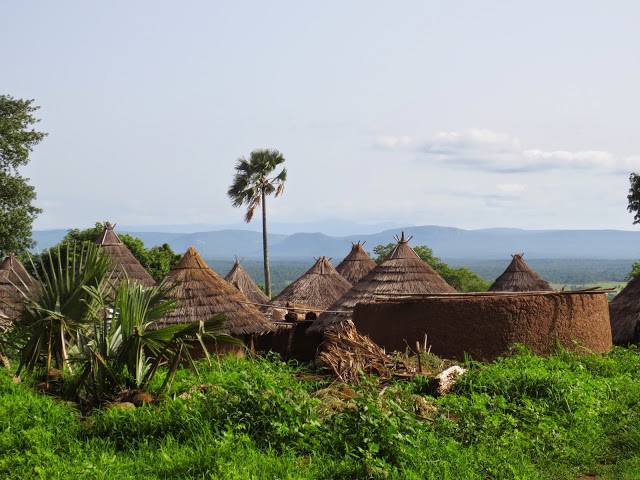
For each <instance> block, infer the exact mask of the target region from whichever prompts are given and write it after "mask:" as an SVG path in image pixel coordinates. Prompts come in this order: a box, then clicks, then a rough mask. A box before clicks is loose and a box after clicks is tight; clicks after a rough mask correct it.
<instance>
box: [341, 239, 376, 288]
mask: <svg viewBox="0 0 640 480" xmlns="http://www.w3.org/2000/svg"><path fill="white" fill-rule="evenodd" d="M363 247H364V243H360V242H356V243H354V244H353V246H352V247H351V251H350V252H349V255H347V256H346V257H344V260H342V261H341V262H340V264H339V265H338V266H337V267H336V270H337V271H338V273H339V274H340V275H342V276H343V277H344V278H346V279H347V281H348V282H349V283H351V284H352V285H355V284H356V283H358V282H359V281H360V280H362V279H363V278H364V277H365V276H366V275H367V273H369V272H370V271H371V270H373V269H374V268H375V266H376V262H374V261H373V260H371V257H370V256H369V254H367V252H365V251H364V248H363Z"/></svg>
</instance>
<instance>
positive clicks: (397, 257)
mask: <svg viewBox="0 0 640 480" xmlns="http://www.w3.org/2000/svg"><path fill="white" fill-rule="evenodd" d="M396 239H397V241H398V244H397V245H396V248H395V249H394V250H393V252H391V255H390V256H389V258H388V259H387V260H385V261H384V262H382V263H381V264H380V265H377V266H376V267H375V268H374V269H373V270H371V271H370V272H369V273H368V274H367V275H366V276H365V277H364V278H363V279H362V280H360V281H359V282H358V283H357V284H356V285H354V286H353V288H352V289H351V290H349V291H348V292H347V293H346V294H345V295H344V296H343V297H342V298H340V299H338V301H336V302H335V303H333V304H332V305H331V306H330V307H329V308H328V309H327V310H328V311H327V312H325V313H323V314H321V315H320V317H319V318H318V320H316V321H315V322H314V324H313V325H312V326H311V327H310V328H309V331H310V332H314V331H315V332H322V331H325V330H327V329H328V328H330V327H333V326H339V325H340V324H342V322H344V321H345V320H349V319H350V318H351V313H352V311H353V309H354V308H355V306H356V304H358V303H362V302H371V301H375V300H376V299H381V298H392V297H395V296H398V295H402V294H422V293H455V289H454V288H453V287H452V286H451V285H449V284H448V283H447V282H446V281H445V280H444V279H443V278H442V277H441V276H440V275H438V273H437V272H436V271H435V270H434V269H433V268H431V267H430V266H429V264H427V263H426V262H425V261H423V260H422V259H421V258H420V257H419V256H418V255H417V254H416V252H414V251H413V249H412V248H411V247H410V246H409V240H410V239H406V238H405V236H404V232H403V233H402V235H401V237H400V238H398V237H396ZM337 312H340V313H337Z"/></svg>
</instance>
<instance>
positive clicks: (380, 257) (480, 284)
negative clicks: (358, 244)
mask: <svg viewBox="0 0 640 480" xmlns="http://www.w3.org/2000/svg"><path fill="white" fill-rule="evenodd" d="M395 247H396V244H395V243H388V244H386V245H377V246H375V247H374V248H373V253H374V254H375V261H376V263H382V262H383V261H384V260H386V259H387V258H389V255H391V252H392V251H393V249H394V248H395ZM413 251H414V252H416V254H417V255H418V256H419V257H420V258H421V259H422V260H423V261H424V262H426V263H428V264H429V265H430V266H431V268H433V269H434V270H435V271H436V272H438V273H439V274H440V276H441V277H442V278H444V279H445V281H446V282H447V283H448V284H449V285H451V286H452V287H453V288H455V289H456V290H458V291H459V292H484V291H486V290H488V289H489V286H490V284H489V282H487V281H486V280H485V279H483V278H482V277H480V276H479V275H478V274H476V273H474V272H472V271H471V270H469V269H468V268H466V267H458V268H455V267H450V266H449V265H447V264H446V263H445V262H443V261H442V260H440V259H439V258H438V257H436V256H435V255H434V254H433V250H431V249H430V248H429V247H427V246H426V245H418V246H416V247H414V248H413Z"/></svg>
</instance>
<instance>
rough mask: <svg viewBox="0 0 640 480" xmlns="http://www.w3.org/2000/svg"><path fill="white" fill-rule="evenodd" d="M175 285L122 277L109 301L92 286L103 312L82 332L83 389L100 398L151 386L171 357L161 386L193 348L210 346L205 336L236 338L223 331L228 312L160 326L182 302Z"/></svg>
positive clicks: (230, 339) (225, 338) (187, 358)
mask: <svg viewBox="0 0 640 480" xmlns="http://www.w3.org/2000/svg"><path fill="white" fill-rule="evenodd" d="M172 288H173V286H170V285H168V284H166V283H161V284H160V285H158V286H156V287H144V286H142V285H140V284H139V283H137V282H133V281H131V280H124V281H122V282H121V283H120V285H119V287H118V289H117V291H116V294H115V299H114V301H113V303H111V304H105V303H104V297H103V296H102V295H101V292H100V291H99V290H98V289H95V288H92V289H89V290H90V292H91V294H92V295H93V297H94V300H95V302H96V304H100V305H101V308H100V309H99V310H100V312H101V316H99V318H96V321H95V322H94V323H93V325H92V328H91V329H90V330H88V331H86V332H85V334H83V335H81V336H80V341H79V346H80V349H79V355H78V356H79V359H80V361H81V362H82V364H83V367H82V372H81V374H80V376H79V379H78V390H84V391H85V392H87V393H88V394H89V395H91V396H92V397H93V398H94V400H95V401H98V402H100V401H102V400H103V399H104V398H105V397H107V396H109V395H112V394H114V393H117V392H118V391H120V390H123V389H141V390H146V389H147V388H148V386H149V383H150V382H151V381H152V380H153V377H154V376H155V374H156V373H157V371H158V367H159V366H160V365H161V363H163V362H166V363H167V365H168V366H169V372H168V374H167V376H166V377H165V382H164V385H163V386H162V388H161V390H164V388H165V387H166V386H168V384H169V383H170V382H171V380H172V379H173V375H174V374H175V371H176V369H177V367H178V366H179V364H180V363H181V362H182V361H183V360H187V361H189V362H190V363H191V364H193V362H192V358H191V354H190V349H191V348H193V346H194V345H196V344H199V345H200V346H201V347H202V348H203V349H204V351H205V354H206V347H205V346H204V341H203V337H211V338H214V339H215V340H216V341H222V342H225V341H226V342H235V340H234V339H233V338H231V337H229V336H228V335H226V334H225V333H224V332H223V328H224V321H225V317H224V315H217V316H215V317H213V318H210V319H207V320H202V321H200V322H194V323H185V324H176V325H169V326H164V327H158V326H157V323H156V322H157V320H159V319H161V318H163V317H164V316H166V315H167V314H168V313H169V312H170V311H171V310H173V309H174V308H176V306H177V302H176V301H175V300H171V299H169V294H170V292H171V289H172Z"/></svg>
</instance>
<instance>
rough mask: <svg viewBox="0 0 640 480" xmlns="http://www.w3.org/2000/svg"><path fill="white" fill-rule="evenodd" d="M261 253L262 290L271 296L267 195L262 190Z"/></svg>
mask: <svg viewBox="0 0 640 480" xmlns="http://www.w3.org/2000/svg"><path fill="white" fill-rule="evenodd" d="M262 255H263V260H264V290H265V293H266V295H267V297H269V298H271V271H270V269H269V241H268V239H267V196H266V195H265V194H264V190H262Z"/></svg>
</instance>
